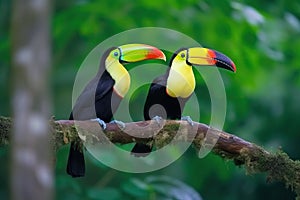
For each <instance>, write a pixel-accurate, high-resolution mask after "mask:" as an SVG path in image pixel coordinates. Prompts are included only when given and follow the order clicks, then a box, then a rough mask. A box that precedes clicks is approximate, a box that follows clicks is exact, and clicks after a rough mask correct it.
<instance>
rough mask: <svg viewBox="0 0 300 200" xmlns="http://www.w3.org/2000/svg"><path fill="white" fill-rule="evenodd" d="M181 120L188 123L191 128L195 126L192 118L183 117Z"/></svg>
mask: <svg viewBox="0 0 300 200" xmlns="http://www.w3.org/2000/svg"><path fill="white" fill-rule="evenodd" d="M181 120H184V121H187V122H188V123H189V124H190V125H191V126H194V122H193V120H192V118H191V117H190V116H182V117H181Z"/></svg>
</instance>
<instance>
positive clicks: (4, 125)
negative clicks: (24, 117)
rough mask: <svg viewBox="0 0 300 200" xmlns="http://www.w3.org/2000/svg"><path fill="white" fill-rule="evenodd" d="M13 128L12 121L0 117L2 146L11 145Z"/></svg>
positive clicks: (0, 142) (0, 140) (0, 141)
mask: <svg viewBox="0 0 300 200" xmlns="http://www.w3.org/2000/svg"><path fill="white" fill-rule="evenodd" d="M11 128H12V120H11V118H7V117H0V130H1V134H0V144H1V145H8V143H9V134H10V132H11Z"/></svg>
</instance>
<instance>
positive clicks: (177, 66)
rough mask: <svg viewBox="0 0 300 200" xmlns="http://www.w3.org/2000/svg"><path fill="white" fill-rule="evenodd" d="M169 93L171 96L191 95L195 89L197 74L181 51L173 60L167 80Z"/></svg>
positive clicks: (183, 96) (184, 96)
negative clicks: (195, 74)
mask: <svg viewBox="0 0 300 200" xmlns="http://www.w3.org/2000/svg"><path fill="white" fill-rule="evenodd" d="M166 87H167V93H168V95H170V96H171V97H176V98H177V97H182V98H187V97H189V96H190V95H191V94H192V93H193V92H194V89H195V76H194V72H193V69H192V66H189V65H188V64H187V63H186V58H185V57H183V54H181V53H179V54H178V55H177V56H176V57H175V58H174V60H173V62H172V65H171V69H170V72H169V76H168V80H167V86H166Z"/></svg>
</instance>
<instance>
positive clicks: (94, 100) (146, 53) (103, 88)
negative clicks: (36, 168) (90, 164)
mask: <svg viewBox="0 0 300 200" xmlns="http://www.w3.org/2000/svg"><path fill="white" fill-rule="evenodd" d="M150 59H161V60H164V61H166V57H165V55H164V53H163V52H162V51H161V50H159V49H158V48H156V47H153V46H150V45H145V44H126V45H122V46H119V47H111V48H109V49H108V50H106V51H105V52H104V54H103V55H102V57H101V60H100V66H99V69H98V73H97V75H96V76H95V77H94V79H92V80H91V81H90V82H89V83H88V84H87V86H86V87H85V88H84V89H83V91H82V92H81V94H80V95H79V97H78V98H77V100H76V103H75V105H74V107H73V110H72V112H71V114H70V117H69V119H70V120H90V119H94V118H98V119H99V123H100V124H101V125H102V126H103V125H105V123H108V122H110V121H111V120H112V119H113V113H114V112H115V111H116V109H117V108H118V106H119V104H120V102H121V100H122V98H123V97H124V96H125V95H126V93H127V92H128V90H129V87H130V75H129V73H128V71H127V70H126V68H125V66H124V65H125V64H127V63H133V62H138V61H143V60H150ZM67 173H68V174H69V175H71V176H72V177H82V176H84V175H85V161H84V155H83V152H82V149H81V148H80V147H79V145H78V144H75V143H74V142H72V143H71V147H70V152H69V157H68V163H67Z"/></svg>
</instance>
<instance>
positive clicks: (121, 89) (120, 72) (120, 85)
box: [106, 63, 130, 97]
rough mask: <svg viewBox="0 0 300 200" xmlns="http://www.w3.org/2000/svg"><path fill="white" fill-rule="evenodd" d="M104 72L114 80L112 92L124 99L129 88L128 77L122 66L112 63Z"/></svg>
mask: <svg viewBox="0 0 300 200" xmlns="http://www.w3.org/2000/svg"><path fill="white" fill-rule="evenodd" d="M106 70H107V71H108V73H109V74H110V75H111V77H112V78H113V79H114V80H115V85H114V90H115V92H116V93H117V94H118V95H119V96H121V97H124V96H125V95H126V94H127V92H128V90H129V87H130V75H129V73H128V71H127V70H126V69H125V67H124V66H123V65H121V64H120V63H114V64H112V65H108V66H107V67H106Z"/></svg>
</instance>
